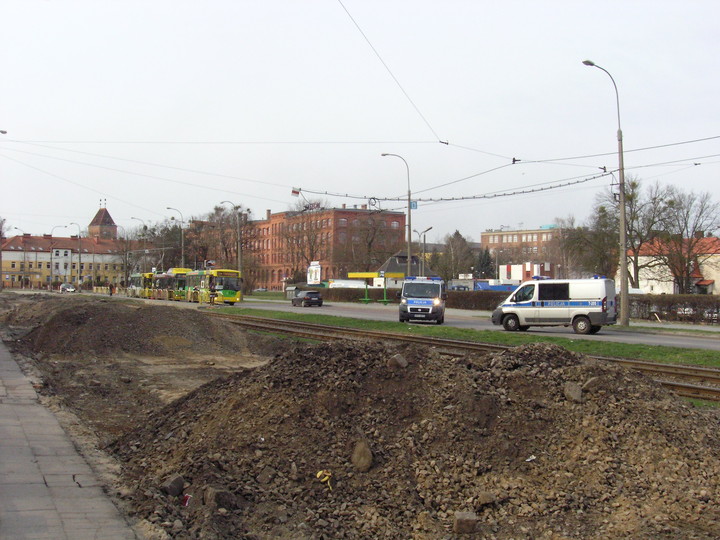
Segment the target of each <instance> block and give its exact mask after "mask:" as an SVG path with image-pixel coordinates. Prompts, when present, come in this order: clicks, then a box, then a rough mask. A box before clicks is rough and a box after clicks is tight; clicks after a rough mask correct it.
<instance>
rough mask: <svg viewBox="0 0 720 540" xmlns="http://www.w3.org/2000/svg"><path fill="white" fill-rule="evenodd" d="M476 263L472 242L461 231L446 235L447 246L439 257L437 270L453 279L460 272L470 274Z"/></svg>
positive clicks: (445, 276)
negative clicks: (471, 247)
mask: <svg viewBox="0 0 720 540" xmlns="http://www.w3.org/2000/svg"><path fill="white" fill-rule="evenodd" d="M474 263H475V256H474V255H473V253H472V250H471V249H470V244H469V243H468V241H467V240H466V239H465V237H464V236H463V235H462V234H460V232H459V231H455V232H454V233H453V234H452V235H447V236H446V237H445V248H444V251H443V253H442V254H441V255H439V257H438V261H437V266H436V267H435V266H434V267H433V269H435V270H437V271H438V273H439V274H440V276H441V277H442V278H443V279H444V280H445V281H448V280H451V279H454V278H456V277H457V276H458V274H461V273H462V274H469V273H471V268H472V266H473V265H474Z"/></svg>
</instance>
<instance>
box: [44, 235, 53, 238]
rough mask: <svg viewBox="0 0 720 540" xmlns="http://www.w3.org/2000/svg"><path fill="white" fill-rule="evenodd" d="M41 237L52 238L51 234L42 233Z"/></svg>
mask: <svg viewBox="0 0 720 540" xmlns="http://www.w3.org/2000/svg"><path fill="white" fill-rule="evenodd" d="M43 238H52V234H43Z"/></svg>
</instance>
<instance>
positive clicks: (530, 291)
mask: <svg viewBox="0 0 720 540" xmlns="http://www.w3.org/2000/svg"><path fill="white" fill-rule="evenodd" d="M534 295H535V285H534V284H532V285H525V286H524V287H522V288H521V289H520V290H518V292H516V293H515V301H516V302H527V301H528V300H532V297H533V296H534Z"/></svg>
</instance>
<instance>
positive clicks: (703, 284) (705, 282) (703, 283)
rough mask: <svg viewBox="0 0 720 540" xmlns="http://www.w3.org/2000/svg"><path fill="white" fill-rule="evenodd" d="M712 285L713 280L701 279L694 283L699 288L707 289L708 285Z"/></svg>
mask: <svg viewBox="0 0 720 540" xmlns="http://www.w3.org/2000/svg"><path fill="white" fill-rule="evenodd" d="M713 283H715V280H714V279H701V280H700V281H698V282H697V283H695V285H700V286H701V287H707V286H708V285H712V284H713Z"/></svg>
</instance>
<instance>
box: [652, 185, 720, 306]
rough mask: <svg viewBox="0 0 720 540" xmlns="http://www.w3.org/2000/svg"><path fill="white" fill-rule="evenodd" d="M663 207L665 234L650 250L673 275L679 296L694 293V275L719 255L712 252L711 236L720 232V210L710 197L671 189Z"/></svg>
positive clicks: (704, 194)
mask: <svg viewBox="0 0 720 540" xmlns="http://www.w3.org/2000/svg"><path fill="white" fill-rule="evenodd" d="M667 195H668V199H667V200H666V201H665V203H664V204H663V206H662V216H661V220H660V221H661V225H662V232H661V233H660V234H659V235H658V237H657V239H656V241H655V242H653V243H652V245H651V246H649V247H648V252H649V253H650V254H651V258H652V259H654V260H655V262H656V263H659V264H660V265H661V266H662V267H665V268H666V269H667V270H669V272H670V273H671V274H672V277H673V281H674V283H675V288H676V290H677V292H679V293H691V292H693V278H692V276H693V273H694V272H695V271H696V270H699V269H700V268H702V266H703V265H705V264H710V259H711V257H713V256H714V255H715V253H713V251H714V250H711V249H708V248H707V246H708V241H707V239H706V235H707V236H711V235H712V234H714V233H715V231H716V230H717V229H718V228H720V206H718V204H717V203H715V202H713V201H712V199H711V197H710V194H709V193H703V194H700V195H697V194H695V193H692V192H690V193H686V192H683V191H681V190H680V189H678V188H676V187H671V188H668V190H667Z"/></svg>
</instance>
